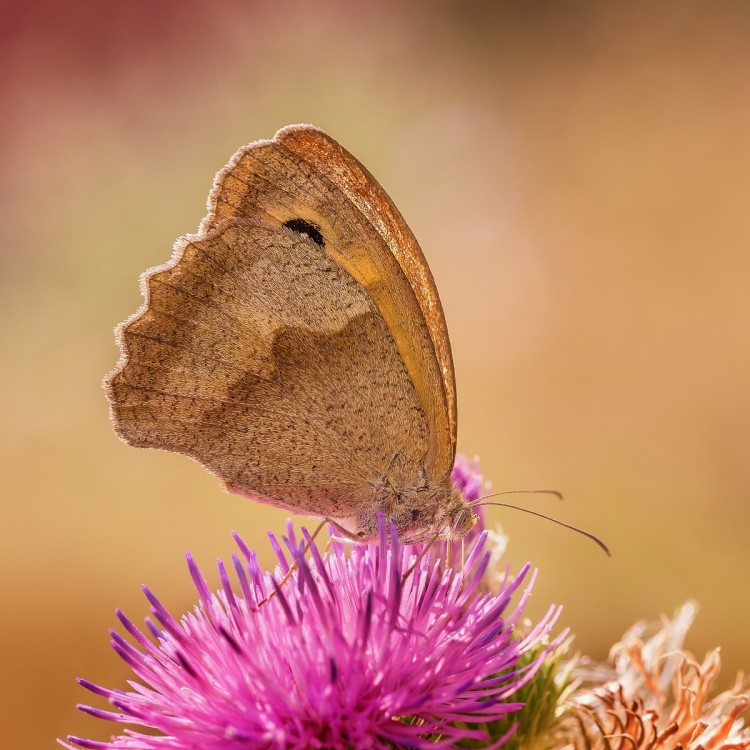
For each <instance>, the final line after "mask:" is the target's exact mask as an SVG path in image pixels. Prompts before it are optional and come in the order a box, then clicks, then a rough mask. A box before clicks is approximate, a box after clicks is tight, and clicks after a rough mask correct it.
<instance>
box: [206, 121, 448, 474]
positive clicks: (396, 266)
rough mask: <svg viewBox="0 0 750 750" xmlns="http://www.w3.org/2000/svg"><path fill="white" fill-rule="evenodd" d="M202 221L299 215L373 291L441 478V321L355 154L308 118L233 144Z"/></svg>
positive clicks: (423, 264)
mask: <svg viewBox="0 0 750 750" xmlns="http://www.w3.org/2000/svg"><path fill="white" fill-rule="evenodd" d="M208 208H209V211H208V215H207V216H206V218H205V219H204V221H203V224H202V227H203V228H204V229H206V228H209V227H211V226H213V225H215V224H217V223H220V222H221V221H224V220H226V219H228V218H232V217H243V216H248V215H252V214H253V213H254V212H256V211H258V210H262V211H264V212H266V213H268V214H270V215H272V216H275V217H276V218H277V219H279V220H280V221H282V222H284V221H288V220H290V219H301V220H304V221H306V222H308V223H309V224H310V225H312V226H314V227H316V228H317V229H318V230H319V231H320V232H321V233H322V235H323V237H325V238H326V242H325V249H326V252H327V253H328V254H329V255H330V256H331V257H332V258H333V259H334V260H335V261H336V262H337V263H338V264H340V265H341V266H342V267H343V268H345V269H346V270H347V271H348V272H349V273H350V274H351V276H352V277H353V278H354V279H355V280H356V281H358V282H359V283H360V284H361V285H362V286H363V287H364V288H365V289H366V290H367V293H368V294H369V295H370V297H371V299H372V300H373V302H374V303H375V305H376V306H377V308H378V310H379V311H380V314H381V315H382V317H383V319H384V320H385V322H386V325H387V326H388V329H389V330H390V332H391V334H392V336H393V339H394V341H395V342H396V346H397V348H398V350H399V352H400V353H401V357H402V359H403V361H404V363H405V364H406V367H407V370H408V372H409V375H410V378H411V381H412V383H413V384H414V387H415V389H416V391H417V395H418V398H419V402H420V404H421V406H422V409H423V411H424V413H425V415H426V417H427V421H428V424H429V429H430V446H429V450H428V455H427V457H426V460H425V467H426V469H427V472H428V474H430V475H431V478H434V479H435V480H441V479H444V478H446V477H447V476H448V475H449V473H450V471H451V469H452V467H453V461H454V458H455V451H456V418H457V417H456V386H455V376H454V370H453V360H452V357H451V349H450V342H449V339H448V331H447V327H446V324H445V317H444V314H443V309H442V306H441V304H440V299H439V297H438V293H437V288H436V286H435V282H434V280H433V277H432V274H431V273H430V270H429V267H428V265H427V261H426V260H425V258H424V255H423V254H422V251H421V249H420V247H419V244H418V243H417V241H416V239H415V237H414V235H413V234H412V232H411V230H410V229H409V227H408V225H407V224H406V221H405V220H404V218H403V217H402V216H401V214H400V213H399V211H398V209H397V208H396V206H395V205H394V204H393V202H392V201H391V199H390V198H389V197H388V195H387V194H386V192H385V190H383V188H382V187H381V186H380V184H379V183H378V182H377V180H376V179H375V178H374V177H373V176H372V175H371V174H370V173H369V172H368V171H367V169H366V168H365V167H364V166H362V164H360V162H359V161H357V159H355V157H354V156H352V155H351V154H350V153H349V152H348V151H346V149H344V148H343V147H342V146H341V145H340V144H339V143H337V142H336V141H335V140H334V139H333V138H331V137H330V136H328V135H327V134H326V133H324V132H323V131H322V130H320V129H318V128H316V127H313V126H310V125H291V126H288V127H285V128H282V129H281V130H280V131H279V132H278V133H277V134H276V136H275V137H274V139H273V140H271V141H258V142H256V143H253V144H250V145H249V146H246V147H245V148H243V149H240V150H239V151H238V152H237V153H236V154H235V155H234V157H233V158H232V160H231V161H230V162H229V164H228V165H227V166H226V167H225V168H224V169H223V170H222V171H221V172H220V173H219V174H218V175H217V179H216V182H215V184H214V189H213V191H212V192H211V196H210V198H209V206H208Z"/></svg>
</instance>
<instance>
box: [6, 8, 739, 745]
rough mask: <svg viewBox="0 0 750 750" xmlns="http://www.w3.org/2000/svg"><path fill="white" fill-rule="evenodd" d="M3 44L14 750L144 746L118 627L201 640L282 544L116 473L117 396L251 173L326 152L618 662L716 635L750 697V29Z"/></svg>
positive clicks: (245, 515)
mask: <svg viewBox="0 0 750 750" xmlns="http://www.w3.org/2000/svg"><path fill="white" fill-rule="evenodd" d="M2 14H3V17H2V22H1V23H0V35H2V39H1V40H0V41H1V45H0V57H1V59H0V63H1V64H0V86H1V87H2V109H3V115H2V117H0V136H1V137H0V151H1V154H2V164H3V170H2V171H3V178H4V179H3V185H2V188H0V190H2V193H1V194H0V201H1V202H0V218H1V221H0V232H1V233H2V245H1V247H2V252H1V253H0V264H1V267H0V304H1V305H2V318H1V320H2V323H1V324H0V325H1V326H2V329H1V335H2V352H3V354H2V370H1V372H2V378H3V387H2V391H1V392H2V406H1V408H2V417H3V430H2V432H0V456H1V457H2V459H1V460H2V462H3V464H4V468H3V490H4V500H3V503H2V512H3V517H2V523H1V530H0V534H1V535H2V540H1V541H2V544H1V547H0V554H1V555H2V565H0V571H2V573H1V575H2V590H3V606H2V639H3V642H2V648H3V654H4V657H3V663H4V668H3V676H4V679H3V680H2V683H1V686H0V691H2V695H1V696H0V705H3V706H4V711H3V713H4V715H5V720H4V722H3V730H4V732H3V735H4V744H5V745H6V746H8V747H29V748H36V747H39V748H41V747H51V746H52V743H53V741H54V738H55V736H57V735H64V734H67V733H68V732H74V733H79V734H84V735H87V736H96V737H99V738H104V737H107V736H108V734H109V733H110V732H111V731H113V730H114V729H115V727H109V726H106V725H105V724H104V723H103V722H97V721H95V720H93V719H88V718H86V717H84V716H81V715H78V714H77V712H76V711H75V709H74V704H75V703H76V702H77V701H82V700H88V695H87V694H86V693H85V691H84V690H83V689H81V688H79V687H78V686H76V684H75V683H74V678H75V677H76V676H78V675H84V676H86V677H87V678H89V679H92V680H94V681H98V682H102V683H104V684H107V685H111V686H115V685H123V682H124V680H125V678H126V675H127V672H126V670H125V669H124V668H123V667H122V666H121V665H120V664H119V662H118V660H117V658H116V656H115V655H114V653H112V652H110V649H109V647H108V645H107V641H108V638H107V634H106V630H107V628H108V627H110V626H113V625H114V623H115V619H114V616H113V615H112V610H113V608H114V607H116V606H121V607H123V608H124V609H125V610H126V611H127V612H128V613H129V614H130V615H132V616H133V618H134V619H136V620H140V619H141V618H142V616H144V615H145V614H146V606H145V603H144V601H143V600H142V597H141V595H140V592H139V585H140V584H141V583H142V582H147V583H148V584H149V585H150V586H152V588H153V589H154V590H155V591H156V592H157V594H159V595H160V596H162V597H163V599H164V600H165V601H166V603H167V604H168V605H170V606H171V607H172V608H173V609H174V610H175V611H176V612H180V611H183V610H184V609H186V608H188V607H190V606H191V604H192V602H193V600H194V599H195V595H194V593H193V591H192V590H191V585H190V581H189V577H188V574H187V572H186V569H185V565H184V561H183V559H182V554H183V550H184V549H185V548H190V549H191V550H192V551H193V552H194V553H195V554H196V556H197V558H198V561H199V562H200V563H201V564H202V565H203V566H204V568H205V569H206V570H207V572H208V573H209V575H210V579H211V581H212V582H213V583H215V582H216V576H215V574H214V573H213V570H212V568H213V565H214V561H215V559H216V558H217V557H219V556H227V555H228V554H229V552H230V550H231V548H232V543H231V539H230V535H229V532H230V530H231V529H237V530H239V531H240V532H241V533H242V534H243V535H244V536H245V538H246V539H247V540H248V541H249V542H251V544H252V545H255V546H259V549H260V551H261V554H262V555H264V559H265V560H266V561H270V559H271V558H270V555H269V553H268V547H267V545H266V544H265V541H264V539H265V532H266V530H267V529H275V530H280V529H281V528H282V526H283V523H284V517H285V516H284V513H281V512H276V511H273V510H270V509H267V508H264V507H260V506H258V505H254V504H252V503H250V502H249V501H246V500H243V499H241V498H237V497H230V496H226V495H224V494H223V492H222V490H221V489H220V487H219V484H218V482H217V481H216V480H215V479H213V478H212V477H210V476H208V475H207V474H206V473H205V472H204V471H203V470H202V469H201V468H200V467H199V466H198V465H196V464H194V463H192V462H190V461H188V460H186V459H184V458H181V457H179V456H173V455H168V454H165V453H160V452H156V451H138V450H135V449H132V448H128V447H126V446H125V445H123V444H122V443H120V442H119V441H118V440H117V438H116V437H115V436H114V434H113V432H112V430H111V429H110V427H109V424H108V420H107V407H106V403H105V400H104V396H103V394H102V393H101V391H100V387H99V382H100V379H101V377H102V375H103V373H104V372H106V371H107V370H108V369H110V368H111V367H112V366H113V364H114V362H115V361H116V359H117V351H116V348H115V345H114V341H113V337H112V334H111V328H112V327H113V325H114V324H115V323H117V322H118V321H119V320H121V319H122V318H124V317H126V316H127V315H129V314H130V313H131V312H133V311H134V310H135V309H136V308H137V306H138V305H139V304H140V295H139V291H138V284H137V278H138V274H139V273H140V272H141V271H142V270H143V269H145V268H146V267H148V266H150V265H154V264H157V263H161V262H163V261H164V260H166V259H167V258H168V257H169V254H170V249H171V246H172V242H173V240H174V239H175V238H176V237H177V236H178V235H181V234H185V233H187V232H191V231H194V230H195V228H196V227H197V224H198V222H199V220H200V218H201V217H202V216H203V213H204V206H205V199H206V195H207V193H208V190H209V188H210V185H211V180H212V177H213V174H214V172H215V171H216V170H217V169H218V168H219V167H221V166H222V165H223V164H224V163H225V162H226V160H227V159H228V158H229V156H230V155H231V154H232V153H233V152H234V151H235V149H236V148H237V147H238V146H240V145H241V144H242V143H245V142H248V141H251V140H254V139H257V138H262V137H270V136H271V135H273V133H274V132H275V130H276V129H277V128H278V127H280V126H281V125H284V124H287V123H291V122H313V123H315V124H317V125H319V126H321V127H323V128H324V129H326V130H327V131H328V132H330V133H331V134H332V135H333V136H334V137H335V138H337V139H338V140H340V141H341V143H343V144H344V145H345V146H346V147H347V148H349V149H350V150H351V151H352V152H353V153H354V154H355V155H357V156H358V157H359V158H360V159H361V160H362V161H363V162H364V163H365V164H366V165H367V166H368V167H369V168H370V169H371V171H372V172H373V173H374V174H375V175H376V176H377V177H378V179H379V180H380V181H381V182H382V184H383V185H384V186H385V188H386V189H387V190H388V191H389V192H390V194H391V196H392V197H393V199H394V200H395V202H396V204H397V205H398V206H399V207H400V209H401V211H402V212H403V214H404V215H405V216H406V218H407V220H408V221H409V223H410V225H411V227H412V228H413V230H414V231H415V233H416V235H417V237H419V239H420V241H421V244H422V247H423V249H424V251H425V254H426V255H427V258H428V260H429V262H430V264H431V267H432V270H433V272H434V275H435V277H436V280H437V283H438V287H439V289H440V292H441V295H442V299H443V303H444V306H445V310H446V316H447V319H448V325H449V329H450V332H451V337H452V341H453V347H454V357H455V361H456V371H457V379H458V393H459V448H460V449H461V450H462V451H465V452H467V453H469V454H474V453H478V454H480V455H481V457H482V462H483V468H484V470H485V474H486V476H487V478H489V479H492V480H493V483H494V487H495V488H496V489H510V488H517V487H526V488H529V487H538V486H550V487H555V488H558V489H560V490H562V491H563V492H564V493H565V496H566V500H565V502H564V503H562V504H561V505H558V504H556V503H554V502H553V501H552V500H549V499H548V498H544V497H536V498H534V497H530V498H524V502H528V504H529V506H530V507H533V508H535V509H539V510H542V511H546V512H552V513H554V514H555V515H556V516H558V517H560V518H561V519H564V520H566V521H569V522H571V523H575V524H578V525H580V526H582V527H584V528H586V529H588V530H590V531H592V532H595V533H597V534H599V535H600V536H601V537H602V538H603V539H605V540H606V541H607V542H608V543H609V544H610V546H611V547H612V549H613V551H614V556H613V558H612V559H611V560H607V559H605V557H604V556H603V555H602V554H601V553H600V552H599V551H598V550H597V549H596V548H595V547H594V546H593V545H591V544H590V543H588V542H586V541H585V540H584V539H582V538H580V537H578V536H577V535H574V534H571V533H567V532H565V531H563V530H561V529H559V528H557V527H555V526H553V525H551V524H547V523H544V522H541V521H538V520H536V519H534V518H532V517H530V516H524V515H521V514H518V513H515V512H513V511H500V510H497V509H496V510H495V511H493V512H492V513H491V519H492V520H493V521H502V524H503V527H504V528H505V530H506V531H507V532H508V533H509V534H510V537H511V541H510V548H509V550H508V558H509V560H510V561H511V562H512V563H513V564H514V565H516V566H517V565H519V564H520V563H521V562H523V561H525V560H527V559H531V560H532V561H533V562H534V563H535V564H536V565H538V566H539V568H540V577H539V582H538V585H537V588H536V593H535V596H534V598H533V602H532V607H531V612H532V613H539V612H541V611H542V610H544V609H546V606H547V604H548V603H549V602H550V601H555V602H561V603H562V604H563V605H564V606H565V610H564V614H563V621H564V624H568V625H570V626H572V628H573V630H574V631H575V632H576V634H577V640H576V644H577V647H578V648H579V649H581V650H584V651H586V652H588V653H590V654H592V655H594V656H596V657H599V658H602V657H604V656H605V654H606V652H607V649H608V647H609V645H610V644H611V643H612V642H613V640H614V639H616V638H617V637H618V636H619V635H620V633H621V632H622V631H623V630H624V629H625V628H626V627H627V626H628V625H629V624H630V623H632V622H633V621H634V620H636V619H639V618H642V617H649V618H653V617H655V616H658V614H659V613H661V612H670V613H671V612H672V611H673V610H674V608H675V607H677V606H678V605H679V604H681V603H682V602H683V601H684V600H685V599H687V598H689V597H693V598H695V599H697V600H698V601H699V603H700V604H701V607H702V609H701V612H700V615H699V618H698V621H697V624H696V626H695V628H694V630H693V632H692V634H691V636H690V641H689V644H688V645H689V646H690V647H691V648H692V649H693V650H694V651H695V652H697V653H698V654H699V655H702V654H703V653H704V652H705V651H706V650H707V649H708V648H710V647H713V646H715V645H721V646H722V647H723V651H722V654H723V659H724V663H725V668H726V671H725V673H724V674H723V682H722V684H728V683H729V681H730V679H731V678H732V676H733V674H734V671H735V670H736V669H738V668H741V667H743V666H744V667H746V668H747V667H750V640H749V639H748V637H747V633H748V630H749V629H750V600H749V598H748V595H747V574H748V572H750V571H749V567H750V566H749V562H750V555H749V554H748V549H747V537H748V525H749V522H750V503H748V500H749V499H750V498H749V495H750V461H749V460H748V458H749V456H748V453H749V449H750V395H749V391H750V325H749V324H750V278H749V277H750V245H749V243H750V95H749V94H750V90H749V86H750V83H749V82H750V45H748V39H750V8H749V7H748V5H747V3H745V2H741V1H738V2H722V3H710V2H704V3H700V2H691V1H690V0H680V1H679V2H678V1H675V2H665V3H659V4H635V5H631V4H625V3H596V2H590V3H543V2H521V1H520V0H519V2H514V3H508V2H499V3H498V2H486V3H481V2H448V1H447V0H446V1H443V2H430V3H427V2H423V3H403V4H401V3H397V2H395V0H393V1H392V2H379V3H364V2H362V3H356V2H351V1H347V2H344V0H341V2H332V1H330V0H326V1H325V2H316V3H305V2H296V3H295V2H286V1H282V2H238V1H234V0H222V2H220V3H214V2H208V1H206V2H179V3H178V2H153V0H148V1H146V0H137V1H133V0H130V2H127V3H99V2H93V0H92V1H91V2H83V1H82V0H78V1H74V2H66V3H58V2H52V0H47V1H46V2H37V3H23V4H18V7H15V8H14V7H12V6H9V7H6V8H5V9H4V10H3V11H2Z"/></svg>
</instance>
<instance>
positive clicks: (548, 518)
mask: <svg viewBox="0 0 750 750" xmlns="http://www.w3.org/2000/svg"><path fill="white" fill-rule="evenodd" d="M549 492H551V493H552V494H555V495H559V496H560V497H562V495H560V493H559V492H555V491H554V490H549ZM497 494H498V495H502V494H505V493H502V492H498V493H497ZM489 497H494V496H493V495H490V496H489ZM480 505H496V506H498V507H499V508H512V509H513V510H520V511H523V512H524V513H529V514H530V515H532V516H537V517H539V518H543V519H544V520H545V521H552V523H556V524H557V525H558V526H564V527H565V528H566V529H570V530H571V531H575V532H577V533H579V534H581V535H583V536H585V537H588V538H589V539H591V541H592V542H594V543H595V544H597V545H599V547H601V548H602V549H603V550H604V551H605V552H606V553H607V555H608V556H609V557H612V553H611V552H610V551H609V547H607V545H606V544H604V542H603V541H602V540H601V539H599V537H596V536H594V535H593V534H590V533H589V532H588V531H584V530H583V529H579V528H578V527H577V526H572V525H571V524H569V523H565V521H560V520H559V519H557V518H552V516H546V515H545V514H544V513H538V512H537V511H535V510H529V509H528V508H521V507H520V506H518V505H511V504H510V503H485V502H482V501H481V500H477V501H476V502H474V503H471V507H472V508H476V507H478V506H480Z"/></svg>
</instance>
